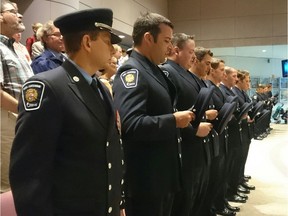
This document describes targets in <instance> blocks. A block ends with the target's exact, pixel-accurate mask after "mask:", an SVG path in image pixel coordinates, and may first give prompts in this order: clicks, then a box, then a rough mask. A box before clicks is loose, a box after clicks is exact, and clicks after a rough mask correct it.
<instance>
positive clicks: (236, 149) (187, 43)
mask: <svg viewBox="0 0 288 216" xmlns="http://www.w3.org/2000/svg"><path fill="white" fill-rule="evenodd" d="M172 44H173V50H171V51H170V55H169V57H168V59H167V61H166V62H165V63H164V64H162V65H161V68H162V70H163V71H164V73H165V74H166V75H167V76H168V78H170V79H171V80H172V82H173V83H174V84H175V86H176V88H177V96H178V102H177V109H178V110H186V109H189V108H190V107H191V106H192V105H193V104H194V103H195V101H197V100H199V93H200V91H201V89H202V88H211V86H213V91H210V92H209V94H212V98H211V100H210V101H209V104H207V105H206V107H205V103H204V101H205V99H206V98H205V97H203V98H201V100H202V101H201V102H202V106H199V107H194V108H193V109H194V110H193V109H192V110H193V111H195V109H196V112H195V113H197V112H200V111H198V110H197V109H204V111H205V115H204V118H203V119H202V120H201V122H199V123H198V124H196V125H195V124H192V125H193V126H194V127H191V128H184V129H182V130H181V135H182V145H181V146H182V175H183V176H182V178H183V189H182V191H181V192H180V193H178V194H177V196H176V198H175V201H174V206H173V208H172V215H201V216H202V215H203V216H204V215H216V214H218V215H235V212H237V211H239V210H240V209H239V208H237V207H233V206H231V205H229V203H228V200H229V201H234V202H242V203H244V202H246V200H247V199H248V197H247V195H245V194H243V193H241V192H244V193H249V189H254V187H253V186H249V185H247V183H246V181H247V179H245V178H244V167H245V162H246V159H247V154H248V149H249V144H250V141H251V136H248V131H249V130H248V124H247V123H244V122H247V120H245V119H246V118H247V115H245V113H247V112H248V110H249V107H250V106H248V103H246V104H245V105H246V106H243V107H239V109H237V110H236V111H235V115H237V119H236V118H234V120H231V121H230V123H229V126H230V127H223V128H222V129H221V130H220V129H219V128H220V127H219V126H218V127H214V128H213V126H217V122H220V124H226V123H227V122H228V120H226V122H221V120H223V119H221V118H222V117H223V118H224V115H221V116H218V117H219V118H220V119H217V115H218V113H220V111H221V108H222V107H223V105H224V104H225V103H226V102H227V101H228V102H232V103H234V104H236V103H237V104H239V105H238V106H240V105H243V103H240V102H239V100H238V97H239V96H236V95H238V94H237V91H236V89H238V87H234V86H235V84H236V82H237V80H238V79H237V70H235V69H232V68H228V67H227V68H226V70H224V66H225V63H224V62H223V61H221V60H218V59H215V58H214V59H213V58H212V56H213V53H212V52H211V51H210V50H208V49H205V48H203V47H196V48H195V41H194V39H193V37H191V36H189V35H186V34H183V33H179V34H174V35H173V39H172ZM193 50H194V51H195V57H193ZM211 63H212V68H211ZM230 71H231V73H230ZM207 74H208V76H207ZM247 78H248V80H249V76H247ZM221 81H222V83H221V85H220V82H221ZM248 82H249V81H248ZM219 87H220V88H219ZM232 88H234V89H235V92H236V94H235V93H234V92H233V91H232ZM245 90H247V89H245ZM239 91H240V92H241V94H242V93H243V91H242V90H239ZM212 92H213V93H212ZM235 96H236V97H235ZM227 98H229V99H227ZM231 98H232V99H231ZM230 100H232V101H230ZM233 100H235V101H236V102H233ZM243 100H244V102H249V101H248V96H247V94H246V96H245V98H244V99H243ZM203 104H204V106H203ZM235 107H236V105H235V106H229V107H228V106H226V107H225V108H227V109H226V110H225V109H224V110H225V111H226V112H224V113H225V114H226V116H225V117H227V116H231V115H227V113H229V110H232V109H235ZM241 108H242V110H241ZM244 108H245V110H244V112H243V113H241V111H243V109H244ZM200 113H201V112H200ZM221 113H223V110H222V111H221ZM240 114H241V115H240ZM242 118H244V119H243V120H242ZM196 119H197V116H196ZM242 122H243V123H242ZM242 124H243V127H244V128H245V130H243V131H242V127H241V126H242ZM221 126H222V125H221ZM227 128H228V129H227ZM244 131H245V132H244ZM218 132H220V133H219V134H218ZM242 136H243V137H245V138H244V139H243V138H242ZM244 146H245V147H244ZM227 199H228V200H227Z"/></svg>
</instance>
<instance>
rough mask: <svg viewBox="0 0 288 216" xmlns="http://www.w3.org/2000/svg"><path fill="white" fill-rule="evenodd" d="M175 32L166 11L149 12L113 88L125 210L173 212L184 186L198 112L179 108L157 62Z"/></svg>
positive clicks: (143, 215) (162, 215) (163, 215)
mask: <svg viewBox="0 0 288 216" xmlns="http://www.w3.org/2000/svg"><path fill="white" fill-rule="evenodd" d="M172 33H173V25H172V23H171V22H170V21H169V20H168V19H167V18H165V17H163V16H161V15H159V14H155V13H147V14H144V15H142V16H140V17H139V18H138V19H137V20H136V22H135V23H134V27H133V33H132V37H133V41H134V49H133V51H132V53H131V55H130V58H129V59H128V60H127V61H126V62H125V63H124V64H123V65H122V66H121V67H120V69H119V70H118V72H117V74H116V77H115V80H114V84H113V92H114V99H115V105H116V108H117V109H118V111H119V114H120V118H121V123H122V125H121V127H122V136H123V147H124V156H125V161H126V174H125V182H126V203H125V205H126V208H125V209H126V214H127V215H128V216H147V215H149V216H169V215H170V210H171V206H172V201H173V197H174V194H175V193H176V192H177V191H178V190H179V189H180V184H181V182H180V165H181V161H180V160H181V155H180V153H181V149H180V143H181V137H180V136H179V129H178V128H185V127H187V126H188V125H189V124H190V122H191V121H192V119H193V117H194V115H193V113H192V112H191V111H187V110H184V111H176V100H175V99H176V89H175V86H174V85H173V83H172V82H171V81H170V80H169V79H168V78H167V77H166V76H165V74H164V73H163V72H162V71H161V69H160V68H159V67H158V65H159V64H160V63H162V62H164V61H165V57H166V54H167V52H168V51H169V49H171V39H172Z"/></svg>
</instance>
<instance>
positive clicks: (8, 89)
mask: <svg viewBox="0 0 288 216" xmlns="http://www.w3.org/2000/svg"><path fill="white" fill-rule="evenodd" d="M0 11H1V15H0V20H1V23H0V24H1V28H0V31H1V34H0V56H1V70H0V71H1V72H0V84H1V89H0V92H1V192H5V191H7V190H9V188H10V185H9V180H8V169H9V163H10V162H9V161H10V150H11V145H12V141H13V139H14V131H15V123H16V118H17V113H18V109H17V106H18V98H19V94H20V91H21V87H22V84H23V83H24V82H25V81H26V79H28V78H29V77H30V76H32V75H33V72H32V69H31V67H30V66H29V64H28V63H27V61H26V59H24V58H19V57H18V56H17V55H16V53H15V50H14V47H13V42H14V39H13V35H14V34H16V33H18V32H23V31H24V30H25V26H24V24H23V23H22V15H21V14H19V13H18V8H17V5H16V4H15V3H13V2H10V1H8V0H3V1H1V8H0Z"/></svg>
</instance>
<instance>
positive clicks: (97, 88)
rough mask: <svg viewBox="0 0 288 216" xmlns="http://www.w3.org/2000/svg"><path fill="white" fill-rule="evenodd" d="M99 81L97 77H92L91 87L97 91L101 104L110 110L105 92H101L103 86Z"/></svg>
mask: <svg viewBox="0 0 288 216" xmlns="http://www.w3.org/2000/svg"><path fill="white" fill-rule="evenodd" d="M98 82H99V80H97V79H96V78H92V83H91V87H92V89H93V90H94V92H95V93H96V95H97V97H98V98H99V100H100V101H101V104H102V105H103V106H104V108H105V110H106V111H107V112H109V106H108V103H107V102H106V100H105V97H104V96H103V93H102V92H101V88H100V87H99V85H100V84H99V83H98Z"/></svg>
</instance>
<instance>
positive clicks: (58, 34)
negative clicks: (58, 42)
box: [48, 32, 63, 38]
mask: <svg viewBox="0 0 288 216" xmlns="http://www.w3.org/2000/svg"><path fill="white" fill-rule="evenodd" d="M48 36H55V37H58V38H62V37H63V36H62V34H61V33H60V32H55V33H53V34H49V35H48Z"/></svg>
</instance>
